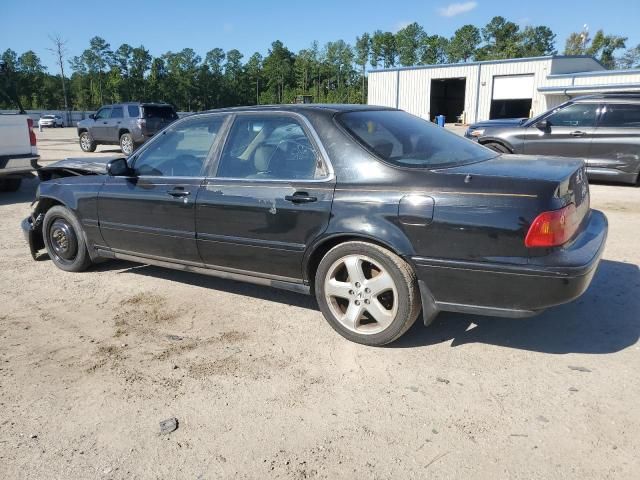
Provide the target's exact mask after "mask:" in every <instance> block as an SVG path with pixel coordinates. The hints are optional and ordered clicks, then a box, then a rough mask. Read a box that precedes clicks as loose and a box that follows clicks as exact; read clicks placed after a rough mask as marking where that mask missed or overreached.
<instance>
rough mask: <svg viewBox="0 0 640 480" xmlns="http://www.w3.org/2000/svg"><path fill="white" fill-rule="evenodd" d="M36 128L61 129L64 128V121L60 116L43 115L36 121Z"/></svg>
mask: <svg viewBox="0 0 640 480" xmlns="http://www.w3.org/2000/svg"><path fill="white" fill-rule="evenodd" d="M38 127H40V129H42V128H45V127H49V128H58V127H59V128H62V127H64V120H63V119H62V117H61V116H60V115H43V116H41V117H40V119H39V120H38Z"/></svg>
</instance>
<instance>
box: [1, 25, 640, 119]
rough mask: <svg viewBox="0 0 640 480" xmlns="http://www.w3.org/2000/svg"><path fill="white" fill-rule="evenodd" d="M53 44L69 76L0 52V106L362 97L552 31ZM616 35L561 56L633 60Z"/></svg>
mask: <svg viewBox="0 0 640 480" xmlns="http://www.w3.org/2000/svg"><path fill="white" fill-rule="evenodd" d="M52 40H53V39H52ZM57 40H58V43H57V45H54V46H57V50H55V49H51V50H52V51H57V53H58V64H59V65H60V66H61V67H63V66H64V65H65V62H66V64H68V66H69V67H70V69H71V76H70V78H65V77H63V76H61V75H60V73H57V72H56V73H51V72H48V71H47V69H46V67H44V66H43V65H42V61H41V59H40V58H39V57H38V55H37V54H36V53H35V52H34V51H32V50H29V51H27V52H24V53H22V54H21V55H17V53H16V52H14V51H13V50H11V49H7V50H5V51H4V52H3V53H2V57H1V59H2V61H3V62H4V63H5V68H8V69H9V70H10V71H11V72H12V75H11V82H8V81H6V80H5V81H4V82H3V83H1V84H0V88H2V89H3V90H4V91H5V92H4V93H5V95H2V96H0V108H12V105H11V104H10V101H9V98H8V95H7V93H8V92H9V91H13V92H14V93H16V94H17V95H18V97H19V99H20V102H21V103H22V105H23V106H24V108H26V109H63V108H64V105H65V104H66V103H68V106H69V108H71V109H75V110H94V109H96V108H98V107H99V106H100V105H102V104H105V103H114V102H123V101H164V102H169V103H172V104H173V105H175V106H176V108H177V109H179V110H184V111H197V110H205V109H212V108H220V107H227V106H236V105H254V104H275V103H291V102H293V101H295V99H296V97H297V96H298V95H311V96H312V97H313V100H314V102H326V103H365V102H366V89H367V83H366V82H367V78H366V77H367V70H368V69H370V68H374V69H375V68H391V67H394V66H415V65H433V64H443V63H457V62H470V61H478V60H495V59H505V58H522V57H535V56H543V55H553V54H556V53H557V50H556V48H555V44H556V35H555V34H554V33H553V31H552V30H551V29H550V28H549V27H547V26H544V25H539V26H526V27H524V28H521V27H520V26H519V25H518V24H516V23H514V22H511V21H509V20H507V19H505V18H504V17H501V16H496V17H494V18H493V19H491V21H489V23H487V25H485V26H484V27H481V28H478V27H476V26H474V25H464V26H462V27H460V28H459V29H458V30H456V32H455V33H454V34H453V36H451V37H450V38H447V37H444V36H441V35H438V34H429V33H427V32H426V31H425V29H424V28H423V27H422V26H421V25H419V24H418V23H415V22H414V23H411V24H408V25H406V26H404V27H403V28H401V29H399V30H398V31H397V32H396V33H392V32H384V31H381V30H376V31H374V32H372V33H363V34H362V35H360V36H358V37H357V38H356V39H355V42H354V43H353V44H349V43H347V42H345V41H344V40H337V41H331V42H327V43H326V44H324V45H323V46H320V45H319V44H318V42H313V43H311V45H310V46H309V47H308V48H305V49H302V50H300V51H299V52H297V53H296V52H293V51H291V50H290V49H288V48H287V47H286V46H285V45H284V44H283V43H282V42H281V41H279V40H276V41H274V42H273V43H272V44H271V47H270V48H269V49H268V52H267V54H266V55H265V56H263V55H261V54H260V53H258V52H255V53H254V54H253V55H251V56H250V57H248V58H246V59H245V57H244V55H243V54H242V53H241V52H240V51H238V50H237V49H231V50H228V51H224V50H223V49H221V48H213V49H212V50H209V51H208V52H206V54H205V55H204V57H202V56H200V55H198V54H197V53H196V52H195V51H194V50H193V49H191V48H184V49H182V50H180V51H178V52H171V51H169V52H166V53H164V54H162V55H160V56H158V57H154V56H152V55H151V54H150V53H149V50H147V49H146V48H145V47H144V46H143V45H140V46H138V47H133V46H131V45H128V44H126V43H125V44H122V45H120V46H119V47H118V48H112V46H111V45H110V44H109V43H108V42H107V41H106V40H105V39H103V38H101V37H94V38H92V39H91V40H90V42H89V46H88V48H87V49H85V50H84V51H83V52H82V53H80V55H77V56H73V57H71V58H66V59H63V54H64V53H65V49H64V48H61V43H60V41H59V38H57ZM626 41H627V38H625V37H621V36H616V35H605V33H604V32H603V31H602V30H599V31H597V32H596V34H595V35H594V36H593V38H591V37H590V36H589V34H588V32H586V31H583V32H575V33H572V34H571V35H570V36H569V37H568V38H567V40H566V43H565V50H564V53H565V54H568V55H577V54H586V55H593V56H594V57H596V58H597V59H598V60H600V61H601V62H602V63H603V64H604V65H605V66H606V67H607V68H615V67H619V68H633V67H638V66H640V45H638V46H636V47H633V48H629V49H626V50H625V48H626ZM62 47H63V45H62ZM620 52H623V54H622V55H618V53H620ZM9 83H11V85H9ZM3 85H4V86H3ZM62 86H64V87H65V90H66V91H63V88H62ZM65 95H68V98H67V99H66V100H67V102H65Z"/></svg>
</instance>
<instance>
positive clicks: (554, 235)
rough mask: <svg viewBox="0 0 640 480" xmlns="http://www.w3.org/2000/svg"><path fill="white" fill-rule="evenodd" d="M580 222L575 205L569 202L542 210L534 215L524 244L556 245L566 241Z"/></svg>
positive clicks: (535, 245)
mask: <svg viewBox="0 0 640 480" xmlns="http://www.w3.org/2000/svg"><path fill="white" fill-rule="evenodd" d="M579 224H580V222H579V218H578V212H577V210H576V206H575V205H574V204H573V203H571V204H569V205H567V206H566V207H564V208H561V209H560V210H553V211H551V212H543V213H541V214H540V215H538V216H537V217H536V219H535V220H534V221H533V223H532V224H531V226H530V227H529V231H528V232H527V236H526V238H525V239H524V244H525V246H527V247H557V246H559V245H563V244H564V243H567V242H568V241H569V239H571V237H572V236H573V234H574V233H575V232H576V230H577V229H578V226H579Z"/></svg>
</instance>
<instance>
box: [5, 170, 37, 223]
mask: <svg viewBox="0 0 640 480" xmlns="http://www.w3.org/2000/svg"><path fill="white" fill-rule="evenodd" d="M39 184H40V180H39V179H38V177H35V176H34V177H31V178H23V179H22V185H20V188H19V189H18V191H17V192H0V206H1V205H12V204H16V203H25V202H32V201H33V200H35V198H36V188H37V187H38V185H39ZM25 216H26V215H25Z"/></svg>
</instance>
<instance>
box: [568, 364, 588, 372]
mask: <svg viewBox="0 0 640 480" xmlns="http://www.w3.org/2000/svg"><path fill="white" fill-rule="evenodd" d="M569 369H570V370H575V371H576V372H590V371H591V370H589V369H588V368H586V367H576V366H574V365H569Z"/></svg>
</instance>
